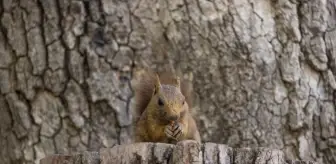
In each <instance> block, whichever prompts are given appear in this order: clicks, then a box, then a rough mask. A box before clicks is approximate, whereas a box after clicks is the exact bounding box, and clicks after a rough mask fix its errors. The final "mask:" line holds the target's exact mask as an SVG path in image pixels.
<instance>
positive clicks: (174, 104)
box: [134, 71, 201, 143]
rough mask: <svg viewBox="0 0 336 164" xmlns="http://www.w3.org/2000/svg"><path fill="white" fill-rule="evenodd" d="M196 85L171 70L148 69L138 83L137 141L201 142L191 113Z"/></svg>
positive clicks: (136, 101)
mask: <svg viewBox="0 0 336 164" xmlns="http://www.w3.org/2000/svg"><path fill="white" fill-rule="evenodd" d="M191 97H192V88H191V85H190V83H188V81H186V80H180V78H179V77H178V76H175V75H174V74H173V73H171V72H165V73H161V74H157V73H154V72H151V71H145V72H144V73H142V75H140V80H139V81H138V83H137V85H136V86H135V106H134V112H135V113H134V118H135V129H134V132H135V135H134V137H135V138H134V140H135V142H162V143H176V142H178V141H181V140H196V141H197V142H199V143H200V142H201V139H200V134H199V131H198V128H197V125H196V122H195V120H194V118H193V116H192V115H191V112H190V107H191V105H192V98H191Z"/></svg>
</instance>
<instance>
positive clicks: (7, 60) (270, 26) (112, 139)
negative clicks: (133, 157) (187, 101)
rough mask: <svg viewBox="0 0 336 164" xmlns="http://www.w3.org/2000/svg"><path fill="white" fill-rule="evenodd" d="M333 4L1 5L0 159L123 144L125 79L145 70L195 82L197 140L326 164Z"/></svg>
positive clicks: (274, 0) (75, 1)
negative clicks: (167, 71)
mask: <svg viewBox="0 0 336 164" xmlns="http://www.w3.org/2000/svg"><path fill="white" fill-rule="evenodd" d="M335 8H336V3H335V0H234V1H233V0H212V1H209V0H195V1H191V0H127V1H125V0H113V1H109V0H71V1H66V0H35V1H34V0H6V1H1V3H0V57H1V59H0V76H1V78H0V79H1V80H0V105H1V108H0V112H1V113H0V131H1V133H0V146H1V147H2V150H3V151H0V163H4V164H8V163H38V162H39V160H40V159H41V158H43V157H45V156H46V155H49V154H50V153H52V154H53V153H69V152H74V151H98V150H99V149H100V148H110V147H113V146H114V145H116V144H126V143H130V142H131V138H132V137H131V134H132V133H131V132H132V131H131V123H132V117H131V113H132V103H133V102H134V99H133V87H132V83H133V80H135V79H136V78H135V76H134V75H135V74H136V73H137V71H138V70H141V69H142V68H145V67H150V68H152V69H154V70H159V71H160V70H162V69H165V68H176V69H179V70H180V71H181V72H182V73H183V74H184V75H185V76H186V78H187V77H188V78H189V77H190V78H192V79H193V86H194V90H195V92H196V96H195V101H194V102H195V104H194V105H193V107H194V108H193V110H192V113H193V114H194V115H195V118H196V122H197V124H198V126H199V128H200V134H201V137H202V140H203V141H204V142H213V143H218V144H227V145H228V146H230V147H232V148H234V149H236V148H240V147H251V148H252V147H267V148H269V149H276V150H282V151H283V153H284V154H279V152H274V154H269V156H270V157H273V156H279V158H280V156H282V155H283V156H285V157H286V158H288V159H293V160H294V159H295V160H311V161H316V162H318V163H321V164H334V163H336V146H335V145H336V111H335V106H336V105H335V104H336V92H335V89H336V80H335V75H336V42H335V40H336V21H335V20H336V19H335V18H336V10H335ZM162 45H164V46H162ZM168 45H169V46H168ZM165 46H168V48H166V47H165ZM162 47H163V48H162ZM161 48H162V49H163V50H161V51H159V50H160V49H161ZM160 52H164V53H160ZM195 149H196V148H195ZM200 149H201V150H202V151H205V152H206V153H205V156H204V155H203V156H202V158H203V160H204V161H205V162H206V161H207V160H211V159H214V158H220V159H221V160H222V161H226V163H228V162H230V161H232V160H233V159H235V158H238V157H237V156H235V157H232V158H231V156H230V157H228V156H226V155H223V154H221V155H219V157H215V156H214V155H213V154H212V153H211V152H212V151H219V152H222V151H223V152H235V150H231V149H228V148H227V147H225V146H210V147H208V148H207V149H204V150H203V148H202V147H200ZM197 150H199V148H197ZM179 151H181V152H183V151H186V150H184V149H183V150H182V149H181V150H179ZM158 152H160V151H159V150H158ZM194 153H196V150H195V152H194ZM224 154H225V153H224ZM247 155H248V156H250V157H251V158H252V157H255V154H248V153H247ZM193 158H194V157H193ZM199 158H200V157H199ZM199 158H197V160H199ZM277 158H278V157H275V158H274V159H277ZM163 159H164V158H160V159H157V160H158V161H164V160H163ZM272 159H273V158H272ZM195 160H196V157H195ZM224 163H225V162H224ZM293 163H295V162H293Z"/></svg>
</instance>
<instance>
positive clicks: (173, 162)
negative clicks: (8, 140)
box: [41, 141, 317, 164]
mask: <svg viewBox="0 0 336 164" xmlns="http://www.w3.org/2000/svg"><path fill="white" fill-rule="evenodd" d="M58 163H66V164H110V163H123V164H138V163H148V164H186V163H188V164H189V163H193V164H264V163H267V164H317V163H316V162H313V161H298V160H285V155H284V153H283V152H282V151H279V150H275V149H268V148H255V149H251V148H231V147H228V146H227V145H223V144H215V143H210V142H208V143H204V144H202V145H199V144H197V143H196V142H195V141H183V142H180V143H177V144H176V145H170V144H163V143H136V144H129V145H125V144H124V145H118V146H115V147H113V148H104V149H101V150H99V151H97V152H87V151H86V152H83V153H76V154H72V155H69V154H68V155H51V156H47V157H45V158H43V159H42V160H41V164H58Z"/></svg>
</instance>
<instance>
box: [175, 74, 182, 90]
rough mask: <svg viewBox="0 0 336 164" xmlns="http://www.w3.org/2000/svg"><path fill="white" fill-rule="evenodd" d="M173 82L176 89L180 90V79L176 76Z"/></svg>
mask: <svg viewBox="0 0 336 164" xmlns="http://www.w3.org/2000/svg"><path fill="white" fill-rule="evenodd" d="M175 80H176V87H177V88H179V89H180V87H181V80H180V77H178V76H176V78H175Z"/></svg>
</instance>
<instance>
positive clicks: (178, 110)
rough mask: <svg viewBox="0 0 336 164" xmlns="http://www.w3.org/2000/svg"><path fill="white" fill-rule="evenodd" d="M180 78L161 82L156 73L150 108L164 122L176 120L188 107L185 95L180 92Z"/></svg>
mask: <svg viewBox="0 0 336 164" xmlns="http://www.w3.org/2000/svg"><path fill="white" fill-rule="evenodd" d="M180 87H181V85H180V78H179V77H175V79H174V82H173V83H172V84H161V82H160V79H159V77H158V75H156V81H155V86H154V90H153V95H152V99H151V103H150V104H151V108H152V109H154V111H153V112H155V113H156V114H155V115H156V116H158V117H159V119H162V120H163V121H164V122H165V123H170V122H172V121H177V120H178V119H179V118H180V117H181V114H183V113H184V112H185V111H186V110H187V109H188V104H187V102H186V100H185V96H184V95H183V94H182V92H181V88H180Z"/></svg>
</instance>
